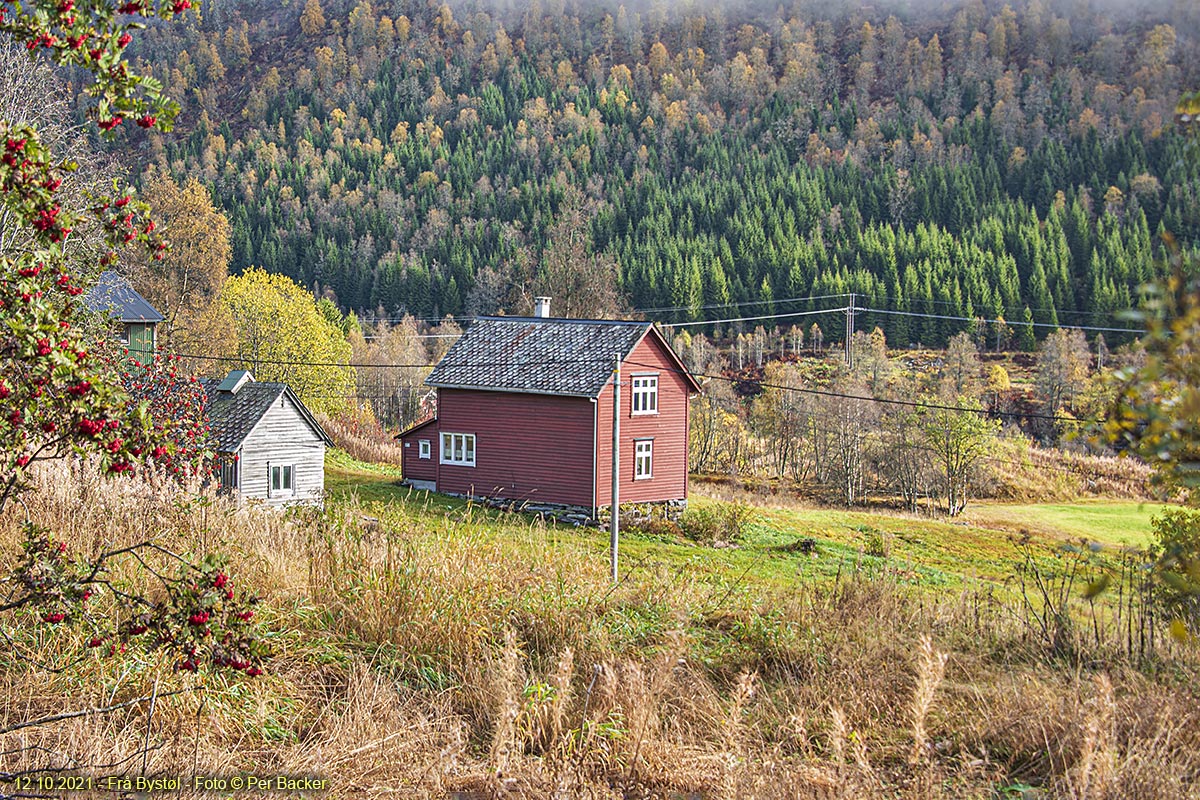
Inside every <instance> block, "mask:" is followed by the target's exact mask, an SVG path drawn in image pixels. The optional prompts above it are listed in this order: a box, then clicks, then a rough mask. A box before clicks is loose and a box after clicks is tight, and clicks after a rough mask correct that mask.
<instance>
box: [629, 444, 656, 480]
mask: <svg viewBox="0 0 1200 800" xmlns="http://www.w3.org/2000/svg"><path fill="white" fill-rule="evenodd" d="M653 477H654V440H653V439H634V440H633V479H634V480H635V481H648V480H650V479H651V478H653Z"/></svg>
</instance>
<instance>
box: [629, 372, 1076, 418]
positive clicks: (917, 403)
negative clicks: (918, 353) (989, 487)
mask: <svg viewBox="0 0 1200 800" xmlns="http://www.w3.org/2000/svg"><path fill="white" fill-rule="evenodd" d="M625 363H626V364H629V365H630V366H634V367H644V368H650V369H658V370H661V371H664V372H672V373H675V374H678V375H691V376H692V377H693V378H709V379H711V380H718V381H724V382H726V383H730V384H734V383H746V382H748V381H746V380H744V379H740V378H730V377H727V376H725V375H712V374H708V373H703V372H688V371H687V370H679V369H670V368H664V367H662V366H661V365H659V364H643V363H639V362H636V361H626V362H625ZM753 383H755V384H757V385H758V386H759V387H761V388H763V389H778V390H780V391H784V392H797V393H799V394H810V395H816V396H819V397H834V398H838V399H841V400H861V401H863V402H869V403H883V404H885V405H895V406H906V407H908V408H918V409H925V408H932V409H937V410H939V411H961V412H964V413H970V414H979V415H981V416H998V417H1012V418H1015V419H1044V420H1049V421H1051V422H1075V423H1087V424H1094V423H1096V422H1098V420H1094V419H1080V418H1077V417H1064V416H1060V415H1058V414H1038V413H1036V412H1032V411H1031V412H1028V413H1023V412H1018V411H989V410H987V409H986V408H971V407H970V406H952V405H948V404H945V403H933V402H925V401H921V400H897V399H893V398H883V397H872V396H870V395H861V394H847V393H845V392H831V391H828V390H826V389H809V388H805V387H800V386H786V385H784V384H778V383H766V382H764V381H753Z"/></svg>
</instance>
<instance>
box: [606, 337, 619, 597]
mask: <svg viewBox="0 0 1200 800" xmlns="http://www.w3.org/2000/svg"><path fill="white" fill-rule="evenodd" d="M609 508H610V509H611V510H612V513H611V515H610V517H611V519H610V520H609V523H608V532H609V536H608V544H609V560H610V562H611V563H610V568H611V572H612V582H613V583H616V582H617V540H618V537H619V536H620V530H621V356H620V355H617V356H614V357H613V424H612V502H611V504H610V506H609Z"/></svg>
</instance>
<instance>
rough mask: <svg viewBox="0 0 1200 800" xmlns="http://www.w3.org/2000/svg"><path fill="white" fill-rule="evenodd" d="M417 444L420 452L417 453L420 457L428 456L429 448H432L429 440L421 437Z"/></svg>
mask: <svg viewBox="0 0 1200 800" xmlns="http://www.w3.org/2000/svg"><path fill="white" fill-rule="evenodd" d="M418 445H419V447H420V453H419V455H420V457H421V458H429V452H430V450H431V449H432V448H431V447H430V442H429V440H428V439H421V440H420V441H419V442H418Z"/></svg>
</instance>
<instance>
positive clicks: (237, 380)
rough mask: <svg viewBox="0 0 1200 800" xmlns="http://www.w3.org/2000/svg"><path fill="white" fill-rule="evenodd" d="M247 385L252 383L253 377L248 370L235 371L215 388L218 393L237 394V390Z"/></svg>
mask: <svg viewBox="0 0 1200 800" xmlns="http://www.w3.org/2000/svg"><path fill="white" fill-rule="evenodd" d="M247 383H254V376H253V375H251V374H250V371H249V370H244V369H235V370H233V371H232V372H230V373H229V375H227V376H226V377H225V380H223V381H221V385H220V386H218V387H217V391H218V392H229V393H230V394H237V393H238V389H241V388H242V387H243V386H245V385H246V384H247Z"/></svg>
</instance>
